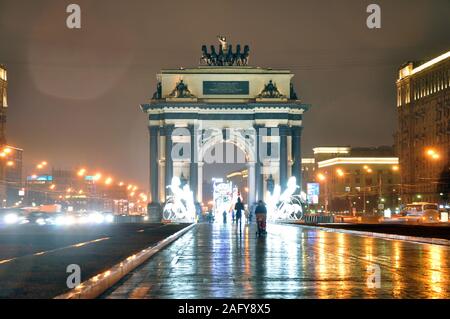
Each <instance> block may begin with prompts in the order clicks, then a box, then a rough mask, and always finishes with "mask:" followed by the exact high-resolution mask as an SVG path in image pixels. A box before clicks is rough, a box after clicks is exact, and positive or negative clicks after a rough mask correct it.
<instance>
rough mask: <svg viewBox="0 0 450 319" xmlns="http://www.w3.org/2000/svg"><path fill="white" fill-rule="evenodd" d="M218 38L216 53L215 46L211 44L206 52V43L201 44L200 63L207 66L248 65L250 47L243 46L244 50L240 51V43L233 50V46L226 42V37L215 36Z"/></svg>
mask: <svg viewBox="0 0 450 319" xmlns="http://www.w3.org/2000/svg"><path fill="white" fill-rule="evenodd" d="M217 39H218V40H219V43H220V46H219V53H216V48H215V47H214V46H213V45H211V51H210V52H208V48H207V46H206V45H202V57H201V58H200V64H204V65H208V66H246V65H248V58H249V55H250V47H249V46H248V45H245V46H244V51H243V52H241V45H240V44H238V45H236V50H235V51H234V52H233V46H232V45H231V44H228V42H227V38H226V37H224V36H221V35H219V36H217Z"/></svg>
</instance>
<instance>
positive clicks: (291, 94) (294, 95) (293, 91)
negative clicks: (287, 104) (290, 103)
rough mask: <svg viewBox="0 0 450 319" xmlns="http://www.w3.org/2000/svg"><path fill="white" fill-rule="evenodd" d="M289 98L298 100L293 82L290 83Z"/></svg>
mask: <svg viewBox="0 0 450 319" xmlns="http://www.w3.org/2000/svg"><path fill="white" fill-rule="evenodd" d="M289 91H290V92H289V99H291V100H298V97H297V93H295V89H294V84H292V82H291V83H290V85H289Z"/></svg>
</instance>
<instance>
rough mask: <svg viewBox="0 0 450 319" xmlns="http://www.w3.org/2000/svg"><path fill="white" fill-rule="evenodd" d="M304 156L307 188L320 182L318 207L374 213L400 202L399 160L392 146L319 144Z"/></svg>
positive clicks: (321, 209) (320, 208)
mask: <svg viewBox="0 0 450 319" xmlns="http://www.w3.org/2000/svg"><path fill="white" fill-rule="evenodd" d="M313 151H314V157H311V158H303V160H302V162H303V165H302V171H303V174H304V179H305V182H306V190H307V194H308V188H309V187H311V185H312V186H314V185H318V188H319V194H318V205H315V207H314V206H313V207H311V208H312V209H315V210H317V211H327V212H348V213H355V212H359V213H361V212H362V213H372V212H375V211H379V210H382V209H387V208H390V209H391V210H395V209H397V208H398V207H399V206H400V205H401V201H402V199H401V196H402V195H401V192H402V188H401V183H400V174H399V161H398V158H397V157H395V156H394V149H393V148H392V147H378V148H363V147H354V148H352V147H348V146H343V147H342V146H339V147H317V148H314V149H313Z"/></svg>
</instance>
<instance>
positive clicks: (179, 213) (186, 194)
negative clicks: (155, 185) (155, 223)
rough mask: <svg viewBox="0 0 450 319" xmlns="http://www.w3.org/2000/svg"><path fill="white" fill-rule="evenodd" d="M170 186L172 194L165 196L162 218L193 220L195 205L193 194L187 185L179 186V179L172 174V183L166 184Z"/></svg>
mask: <svg viewBox="0 0 450 319" xmlns="http://www.w3.org/2000/svg"><path fill="white" fill-rule="evenodd" d="M167 188H170V190H171V192H172V195H170V196H168V197H167V201H166V205H165V206H164V210H163V219H165V220H177V221H194V220H195V205H194V194H193V193H192V191H191V189H190V187H189V185H184V186H183V188H181V180H180V178H179V177H177V176H174V177H173V178H172V183H171V184H170V185H169V186H167Z"/></svg>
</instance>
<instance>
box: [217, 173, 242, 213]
mask: <svg viewBox="0 0 450 319" xmlns="http://www.w3.org/2000/svg"><path fill="white" fill-rule="evenodd" d="M213 182H214V185H213V189H214V193H213V202H214V207H213V212H214V214H215V215H218V216H222V213H223V212H224V211H225V212H227V213H228V212H229V211H230V210H231V208H232V207H233V206H232V205H233V200H236V201H237V189H236V192H235V193H234V194H233V184H232V182H226V183H225V182H223V180H222V179H221V178H213ZM233 195H235V198H233Z"/></svg>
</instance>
